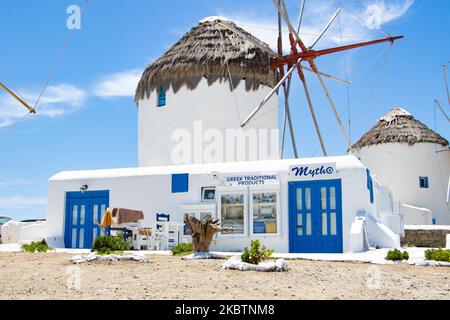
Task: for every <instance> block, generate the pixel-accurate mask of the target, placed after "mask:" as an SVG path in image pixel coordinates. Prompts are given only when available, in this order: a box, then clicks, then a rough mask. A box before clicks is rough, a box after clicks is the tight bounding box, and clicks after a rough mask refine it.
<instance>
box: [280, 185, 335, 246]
mask: <svg viewBox="0 0 450 320" xmlns="http://www.w3.org/2000/svg"><path fill="white" fill-rule="evenodd" d="M342 244H343V240H342V187H341V180H325V181H306V182H290V183H289V251H290V252H291V253H342V252H343V245H342Z"/></svg>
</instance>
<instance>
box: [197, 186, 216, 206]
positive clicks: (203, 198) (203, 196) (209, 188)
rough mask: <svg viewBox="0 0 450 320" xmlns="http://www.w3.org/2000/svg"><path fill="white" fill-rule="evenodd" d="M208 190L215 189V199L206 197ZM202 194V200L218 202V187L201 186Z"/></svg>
mask: <svg viewBox="0 0 450 320" xmlns="http://www.w3.org/2000/svg"><path fill="white" fill-rule="evenodd" d="M208 190H214V199H212V200H210V199H205V194H206V191H208ZM200 194H201V202H204V203H216V200H217V188H216V187H201V189H200Z"/></svg>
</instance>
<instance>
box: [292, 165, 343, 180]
mask: <svg viewBox="0 0 450 320" xmlns="http://www.w3.org/2000/svg"><path fill="white" fill-rule="evenodd" d="M336 173H337V170H336V164H335V163H333V164H330V163H327V164H310V165H308V164H305V165H298V166H291V167H290V168H289V176H290V177H291V178H292V179H295V180H323V179H329V178H333V177H335V176H336Z"/></svg>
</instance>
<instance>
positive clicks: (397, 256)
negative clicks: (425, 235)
mask: <svg viewBox="0 0 450 320" xmlns="http://www.w3.org/2000/svg"><path fill="white" fill-rule="evenodd" d="M384 259H385V260H389V261H403V260H409V253H408V251H404V252H401V251H400V250H398V249H395V250H389V251H388V253H387V256H386V258H384Z"/></svg>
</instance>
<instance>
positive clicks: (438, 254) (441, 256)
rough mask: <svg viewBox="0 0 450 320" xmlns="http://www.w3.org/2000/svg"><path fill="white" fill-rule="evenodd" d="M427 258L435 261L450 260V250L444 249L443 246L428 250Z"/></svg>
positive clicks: (426, 252)
mask: <svg viewBox="0 0 450 320" xmlns="http://www.w3.org/2000/svg"><path fill="white" fill-rule="evenodd" d="M425 258H426V259H427V260H433V261H442V262H450V250H443V249H442V248H439V249H438V250H433V249H431V250H427V251H425Z"/></svg>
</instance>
